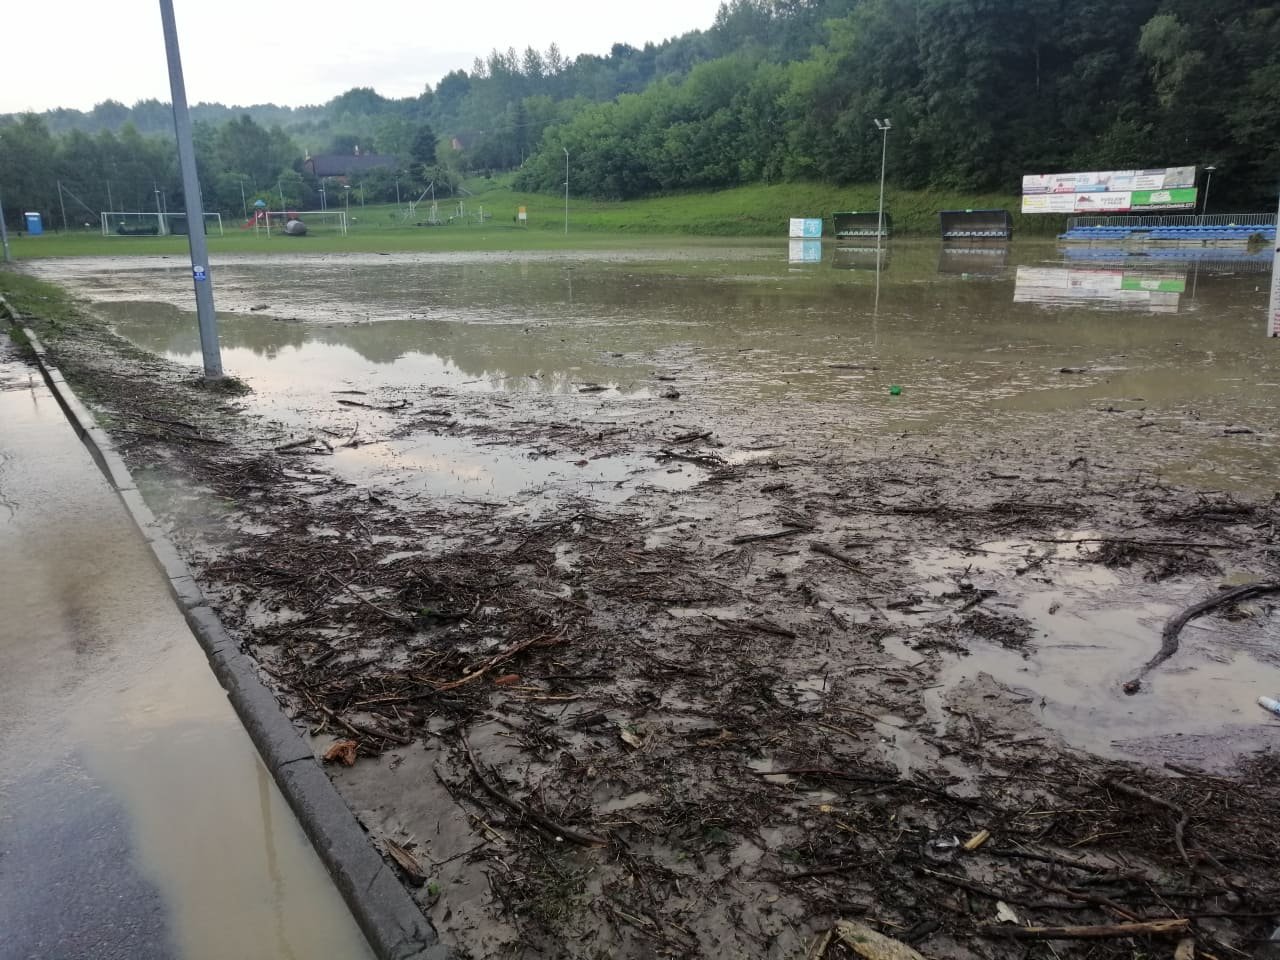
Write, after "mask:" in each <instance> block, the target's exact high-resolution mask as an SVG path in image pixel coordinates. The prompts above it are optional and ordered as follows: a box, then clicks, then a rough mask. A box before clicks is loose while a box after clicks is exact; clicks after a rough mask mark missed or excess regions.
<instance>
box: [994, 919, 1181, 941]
mask: <svg viewBox="0 0 1280 960" xmlns="http://www.w3.org/2000/svg"><path fill="white" fill-rule="evenodd" d="M1190 928H1191V921H1190V920H1186V919H1174V920H1145V921H1142V922H1140V923H1111V924H1095V925H1093V926H1083V927H1013V926H1007V925H1005V924H1002V923H982V924H979V925H978V933H980V934H981V935H982V936H984V937H1012V938H1014V939H1016V940H1114V939H1116V938H1118V937H1169V936H1173V935H1174V934H1179V933H1186V932H1187V931H1188V930H1189V929H1190Z"/></svg>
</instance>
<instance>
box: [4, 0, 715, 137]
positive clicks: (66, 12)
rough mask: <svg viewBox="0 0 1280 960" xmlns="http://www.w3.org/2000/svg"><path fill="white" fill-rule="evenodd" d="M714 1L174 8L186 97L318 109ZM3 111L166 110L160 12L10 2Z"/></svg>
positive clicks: (243, 3)
mask: <svg viewBox="0 0 1280 960" xmlns="http://www.w3.org/2000/svg"><path fill="white" fill-rule="evenodd" d="M719 6H720V0H644V2H619V0H597V2H588V0H551V2H542V3H537V2H533V0H479V2H471V3H431V2H423V0H362V2H351V0H343V2H337V0H309V2H306V3H298V2H291V0H201V2H199V3H197V2H195V0H174V7H175V10H176V15H177V20H178V34H179V39H180V40H181V43H182V62H183V68H184V71H185V73H186V79H187V98H188V99H189V100H190V102H192V103H197V102H199V101H201V100H208V101H219V102H222V103H226V104H240V105H247V104H251V103H279V104H290V105H295V106H296V105H299V104H304V103H323V102H324V101H326V100H328V99H330V98H331V97H333V96H334V95H336V94H339V93H341V92H342V91H343V90H347V89H349V88H351V87H355V86H371V87H374V88H375V89H376V90H377V91H378V92H379V93H381V94H383V95H384V96H389V97H403V96H410V95H414V94H417V93H419V92H421V90H422V87H423V85H424V84H427V83H430V84H432V85H433V86H434V84H435V83H436V81H438V80H439V79H440V77H442V76H443V75H444V74H446V73H448V72H449V71H450V70H453V69H456V68H459V67H460V68H462V69H466V70H470V69H471V63H472V61H473V60H474V59H475V58H476V57H478V56H481V57H482V56H484V55H485V54H487V53H488V52H489V50H490V49H492V48H493V47H498V48H500V49H504V50H505V49H506V48H507V47H510V46H514V47H515V48H516V49H517V50H519V51H523V50H524V48H525V47H528V46H533V47H536V48H538V49H539V50H543V51H545V50H546V48H547V46H548V45H550V44H551V43H553V42H554V43H557V44H559V46H560V51H561V53H563V54H564V55H565V56H566V57H569V58H572V57H574V56H577V55H578V54H580V53H600V54H604V53H608V51H609V47H610V46H612V45H613V44H614V43H630V44H632V45H634V46H642V45H643V44H644V43H645V42H647V41H653V42H655V43H657V42H660V41H662V40H664V39H666V38H667V37H672V36H676V35H678V34H681V33H685V32H686V31H689V30H694V29H705V28H707V27H709V26H711V23H712V21H713V20H714V18H715V13H716V9H717V8H718V7H719ZM2 19H3V23H4V44H3V50H0V63H2V64H3V66H4V76H3V80H0V113H10V112H15V111H22V110H47V109H49V108H50V107H59V106H61V107H75V108H78V109H82V110H83V109H87V108H89V107H92V106H93V105H94V104H95V103H97V102H99V101H102V100H106V99H113V100H120V101H123V102H124V103H125V104H132V103H133V102H134V101H135V100H141V99H145V98H147V97H156V98H158V99H160V100H165V101H167V100H168V99H169V81H168V76H167V74H166V72H165V61H164V37H163V35H162V33H161V31H160V6H159V3H157V2H156V0H4V13H3V15H2Z"/></svg>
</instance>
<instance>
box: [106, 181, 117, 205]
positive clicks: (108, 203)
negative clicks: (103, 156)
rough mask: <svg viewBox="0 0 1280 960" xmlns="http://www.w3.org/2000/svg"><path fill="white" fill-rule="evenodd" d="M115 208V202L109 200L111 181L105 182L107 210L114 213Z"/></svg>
mask: <svg viewBox="0 0 1280 960" xmlns="http://www.w3.org/2000/svg"><path fill="white" fill-rule="evenodd" d="M115 208H116V204H115V201H114V200H112V199H111V181H110V180H108V181H107V209H108V210H112V211H114V210H115Z"/></svg>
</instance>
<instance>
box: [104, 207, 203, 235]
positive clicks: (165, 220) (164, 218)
mask: <svg viewBox="0 0 1280 960" xmlns="http://www.w3.org/2000/svg"><path fill="white" fill-rule="evenodd" d="M101 219H102V235H103V236H104V237H169V236H180V237H185V236H186V235H187V215H186V214H185V213H156V212H155V211H154V210H152V211H147V210H105V211H103V213H102V215H101ZM204 232H205V236H214V235H217V236H219V237H221V236H225V234H224V232H223V229H222V214H220V213H206V214H205V215H204Z"/></svg>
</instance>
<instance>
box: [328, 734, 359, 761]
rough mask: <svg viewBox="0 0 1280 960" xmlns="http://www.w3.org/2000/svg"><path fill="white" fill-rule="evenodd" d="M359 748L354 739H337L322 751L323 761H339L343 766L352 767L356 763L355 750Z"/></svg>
mask: <svg viewBox="0 0 1280 960" xmlns="http://www.w3.org/2000/svg"><path fill="white" fill-rule="evenodd" d="M359 748H360V744H358V743H356V741H354V740H338V741H337V742H336V743H333V744H331V745H330V747H329V749H328V750H326V751H325V752H324V758H323V759H324V762H325V763H340V764H342V765H343V766H344V767H354V766H355V765H356V752H357V751H358V750H359Z"/></svg>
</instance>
